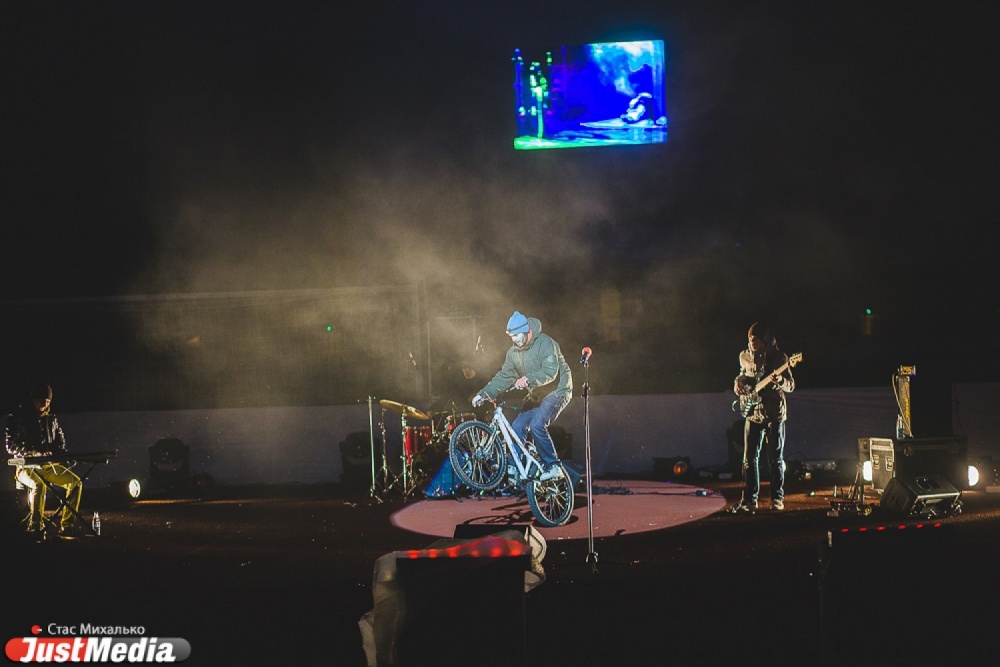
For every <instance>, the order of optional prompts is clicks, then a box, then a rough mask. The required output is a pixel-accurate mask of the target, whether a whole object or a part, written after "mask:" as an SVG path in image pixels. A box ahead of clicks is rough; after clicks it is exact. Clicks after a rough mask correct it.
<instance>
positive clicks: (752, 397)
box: [733, 352, 802, 419]
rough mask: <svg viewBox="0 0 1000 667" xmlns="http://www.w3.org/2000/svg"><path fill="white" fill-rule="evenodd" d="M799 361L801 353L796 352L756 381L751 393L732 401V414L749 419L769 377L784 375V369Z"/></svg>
mask: <svg viewBox="0 0 1000 667" xmlns="http://www.w3.org/2000/svg"><path fill="white" fill-rule="evenodd" d="M800 361H802V353H801V352H796V353H795V354H793V355H792V356H790V357H788V362H787V363H785V364H782V365H781V367H780V368H778V370H776V371H774V372H773V373H768V374H767V375H766V376H765V377H764V378H763V379H761V380H758V381H757V384H756V385H755V386H754V388H753V391H751V392H749V393H746V394H741V395H740V396H739V397H738V398H737V399H736V400H735V401H733V412H738V413H740V416H742V417H743V418H744V419H746V418H747V417H749V416H750V413H751V412H753V410H754V408H756V407H757V406H758V405H760V391H761V389H763V388H764V387H766V386H767V385H769V384H770V383H771V376H772V375H780V374H781V373H784V372H785V369H787V368H788V367H790V366H795V365H796V364H798V363H799V362H800Z"/></svg>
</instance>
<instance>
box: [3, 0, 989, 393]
mask: <svg viewBox="0 0 1000 667" xmlns="http://www.w3.org/2000/svg"><path fill="white" fill-rule="evenodd" d="M662 5H664V3H655V2H622V3H615V4H614V5H611V4H608V3H594V2H589V1H585V2H572V3H570V2H546V3H529V2H519V1H514V2H504V3H497V2H476V3H468V2H465V3H463V2H455V1H448V0H436V1H430V2H420V3H405V2H398V3H393V2H389V3H379V4H377V5H372V6H362V7H350V8H349V9H348V8H347V7H344V6H340V5H336V4H333V3H325V2H324V3H321V2H281V3H278V2H273V3H268V2H238V3H237V2H217V1H201V2H142V3H136V2H72V3H70V2H54V3H27V2H15V3H4V5H3V8H2V9H0V43H2V44H3V46H2V53H3V58H4V67H3V77H4V90H5V93H4V102H3V105H2V113H3V124H2V147H0V148H2V152H3V155H4V160H3V161H2V167H0V169H3V183H4V190H5V193H4V196H3V197H2V198H0V215H2V218H3V220H4V230H5V234H4V242H3V250H4V252H3V255H4V261H3V262H0V290H2V297H0V298H2V300H3V301H4V310H5V312H6V318H5V319H6V322H5V324H4V327H3V328H4V329H5V334H4V336H5V338H4V340H3V341H0V342H2V343H3V344H4V348H5V350H6V352H5V355H6V358H5V359H4V366H5V369H6V371H5V372H6V375H7V378H8V382H7V386H8V389H7V390H6V391H8V393H10V392H11V391H19V390H20V389H21V388H22V387H23V386H24V384H26V383H27V382H28V381H29V379H31V378H35V377H38V376H39V375H44V376H46V377H47V378H48V379H50V380H51V381H52V382H53V384H57V385H58V386H59V389H60V390H61V391H62V392H63V393H62V394H61V396H62V398H63V401H64V402H63V404H62V406H61V407H62V409H63V410H71V409H84V408H87V409H114V408H115V407H128V408H132V407H144V408H148V407H178V406H188V405H250V404H262V403H291V404H303V403H311V402H345V401H347V400H349V399H350V397H351V396H364V395H365V394H366V393H367V392H369V391H371V390H372V387H371V386H370V385H371V384H372V381H371V380H370V379H365V378H359V379H358V380H357V381H356V382H355V383H354V384H352V385H351V386H349V387H347V388H346V389H344V388H343V387H340V388H338V389H337V390H334V389H330V388H329V386H332V385H334V384H336V383H334V382H332V381H330V380H329V379H326V380H325V382H326V384H325V385H324V384H323V383H322V382H320V383H318V384H317V382H314V381H312V380H309V381H308V382H306V381H304V380H303V381H302V382H300V381H299V380H300V374H299V371H298V370H297V369H299V368H300V366H302V365H304V364H306V363H307V362H306V361H296V362H294V363H290V365H287V369H290V370H285V369H286V366H281V365H278V366H277V367H276V368H272V371H271V374H272V375H275V374H276V375H278V376H281V377H280V379H281V382H280V384H282V385H283V388H282V390H281V391H278V390H274V389H272V390H271V391H270V392H265V393H257V394H254V392H255V391H257V390H256V389H251V388H250V387H257V386H258V385H259V384H260V383H258V382H256V381H252V382H248V381H247V378H248V377H251V378H252V379H253V380H256V379H257V376H256V375H253V373H252V372H251V370H248V369H253V368H255V367H256V366H257V365H258V364H271V365H272V366H273V365H274V363H275V362H274V356H275V355H274V354H273V351H274V349H275V347H274V346H275V342H274V339H275V338H280V337H281V332H276V333H274V334H273V337H272V336H270V335H269V336H268V337H267V339H266V340H264V341H256V342H248V341H247V340H244V338H245V337H236V336H234V337H233V338H232V339H230V340H228V341H225V340H223V341H221V342H220V343H219V344H218V345H217V347H216V348H214V351H212V352H210V355H209V356H211V355H215V357H218V356H219V355H226V358H227V359H228V361H227V362H226V363H225V364H221V365H220V364H218V363H216V364H215V365H216V366H219V367H222V368H224V369H225V372H224V373H215V374H214V375H213V377H217V378H218V380H217V384H213V383H212V382H208V383H205V386H204V387H201V388H200V389H199V390H198V391H194V390H193V389H192V387H191V384H190V383H189V382H188V380H189V378H187V377H185V376H181V375H179V376H178V377H177V378H176V379H175V380H170V382H176V383H177V384H178V385H184V386H182V387H179V389H178V391H177V392H174V393H175V394H176V393H181V394H183V395H184V398H183V399H178V398H176V396H174V395H171V398H170V399H169V400H167V399H164V398H163V397H162V396H160V395H159V394H156V395H152V394H151V395H150V396H148V397H146V398H144V399H143V400H136V401H134V402H132V403H129V402H128V401H127V400H125V399H123V398H122V397H121V394H122V392H121V391H120V390H119V391H116V392H109V391H105V390H100V387H103V386H105V385H118V386H119V387H120V386H121V384H122V381H123V378H126V377H131V378H132V381H133V382H135V383H136V384H148V383H146V382H145V381H144V380H140V381H136V378H143V377H149V376H159V377H161V378H162V374H163V372H164V371H163V369H169V368H174V367H180V366H184V365H190V364H192V363H193V362H191V361H190V360H188V359H185V360H180V359H175V358H174V356H172V355H175V354H178V353H177V352H176V351H175V350H174V348H172V347H170V346H163V344H162V341H160V340H157V339H156V336H151V335H150V331H149V329H150V328H156V327H155V326H154V327H151V326H150V324H149V320H148V319H147V320H145V322H146V323H145V324H144V325H143V326H136V325H134V324H130V323H125V324H121V322H122V318H121V317H120V316H119V315H118V314H117V313H118V312H119V311H121V310H123V309H124V310H128V311H130V312H135V311H143V313H144V314H143V317H148V314H147V313H145V310H148V306H149V304H150V303H152V302H156V299H157V298H159V299H162V298H164V297H163V295H171V298H176V295H185V296H187V297H188V299H189V301H192V300H193V301H198V299H199V297H198V295H218V294H220V293H221V294H230V293H233V294H241V295H242V294H249V295H254V294H257V295H260V294H267V295H273V294H281V293H284V292H289V293H292V294H301V293H302V291H304V290H316V289H328V290H334V291H336V290H350V289H355V290H358V289H360V290H367V289H371V290H374V291H372V292H370V293H369V292H360V293H358V294H359V296H358V302H359V303H366V302H367V303H368V304H369V307H370V305H371V303H372V302H374V303H376V305H381V306H382V307H383V308H384V310H385V312H386V313H390V312H397V313H398V312H399V308H398V304H396V303H395V302H394V301H392V300H391V299H384V298H383V297H384V295H383V293H382V292H379V291H378V290H379V289H381V288H383V287H385V286H409V287H412V289H413V290H414V293H415V294H416V295H417V297H415V298H416V299H417V301H418V303H417V304H416V305H415V306H414V311H413V312H414V314H413V315H412V317H410V315H409V314H406V317H407V318H408V319H407V321H412V322H413V324H414V331H413V332H412V333H411V332H407V333H406V335H405V336H401V337H400V338H401V340H397V341H394V342H393V343H392V344H391V345H390V344H388V343H387V344H386V345H385V346H384V348H385V349H384V354H385V359H384V360H382V361H380V362H379V363H373V364H371V365H372V367H378V368H380V369H382V368H383V367H385V368H389V369H390V370H388V371H386V370H380V371H379V373H380V376H385V375H387V374H388V375H393V374H395V373H396V372H397V370H398V369H402V368H404V367H406V364H407V363H408V356H407V354H408V353H409V352H411V351H414V350H415V351H416V352H417V354H416V355H415V357H416V360H417V362H418V364H419V368H418V370H419V371H420V372H421V373H426V372H428V370H429V369H430V367H431V366H432V365H436V364H437V363H438V362H439V358H441V357H443V358H447V357H448V356H449V355H451V356H454V357H458V356H463V355H466V354H467V353H469V351H470V349H471V348H472V346H471V345H469V344H468V342H467V341H465V340H464V339H463V341H462V342H461V343H452V342H449V343H448V344H447V345H446V344H444V343H443V342H442V341H441V339H440V337H438V338H437V339H435V338H434V337H433V336H431V335H430V334H429V333H428V332H429V331H433V330H435V329H436V328H437V324H436V323H437V322H438V321H439V318H442V317H452V316H462V317H464V316H472V317H475V318H477V320H476V321H477V326H478V327H479V331H480V332H484V341H485V342H487V343H488V346H486V347H485V349H486V352H485V353H483V352H481V351H480V352H477V353H476V354H477V355H480V358H479V362H480V363H481V364H482V366H484V367H485V370H486V371H487V372H489V371H491V370H492V368H494V367H495V366H497V365H499V361H500V359H501V357H500V355H501V354H502V351H503V347H504V346H505V344H506V342H505V339H504V338H503V325H504V323H505V322H506V318H507V317H508V316H509V314H510V312H512V311H513V310H514V309H518V310H521V311H522V312H526V313H527V314H529V315H533V316H537V317H539V318H540V319H541V320H542V321H543V324H544V325H545V330H546V331H548V332H550V333H552V334H553V335H554V336H555V337H556V339H557V340H559V341H560V342H561V343H562V344H563V347H564V350H565V351H566V353H567V357H568V358H570V359H571V361H573V362H574V363H575V358H576V354H577V353H576V350H578V349H580V347H581V346H583V345H588V346H591V347H592V348H593V349H594V351H595V354H594V358H593V373H594V375H595V389H596V390H597V391H601V392H604V393H658V392H683V393H689V392H703V391H722V390H726V389H728V388H729V386H730V382H731V379H732V377H733V376H734V375H735V372H736V369H737V367H736V354H737V352H738V351H739V349H740V348H741V347H742V346H743V345H744V344H745V331H746V329H747V327H748V326H749V324H750V323H752V322H753V321H755V320H757V319H766V320H768V321H770V322H771V323H772V325H773V326H774V329H775V333H776V334H777V336H778V340H779V343H781V345H782V347H783V348H784V349H785V350H786V351H788V352H796V351H803V352H804V353H805V362H804V363H803V364H802V366H801V367H800V369H799V373H798V374H797V376H798V377H799V381H800V386H813V387H822V386H867V385H877V384H889V382H890V377H891V374H892V371H893V370H894V369H895V368H896V367H897V366H899V365H900V364H914V365H916V366H917V367H918V377H919V378H927V380H926V382H928V383H934V384H937V385H941V384H946V383H948V382H969V381H987V380H989V381H992V380H993V379H994V377H995V371H996V362H995V360H994V359H993V358H992V355H990V354H989V353H988V350H991V349H992V347H993V345H994V344H995V341H996V340H997V334H998V333H1000V331H998V330H1000V327H998V320H1000V317H998V312H1000V311H998V303H997V297H996V284H997V281H996V278H995V277H994V276H993V270H992V269H993V264H994V260H993V257H992V255H993V252H992V246H991V242H992V237H993V236H994V234H993V233H992V227H993V222H994V220H995V217H996V213H995V211H996V206H995V203H996V201H995V200H996V195H995V191H996V188H995V186H994V183H993V182H994V181H995V169H994V162H995V153H996V148H997V143H998V142H997V131H996V129H995V118H996V117H997V113H996V112H997V109H996V103H995V95H994V89H995V81H996V79H997V74H998V72H997V66H996V64H997V62H998V59H997V57H996V53H995V49H996V47H995V46H994V44H995V40H994V39H993V35H995V34H996V29H997V27H998V25H997V22H996V20H995V19H994V18H993V16H992V14H993V12H991V11H990V10H989V4H988V3H981V2H947V3H946V2H808V3H803V2H720V1H712V2H679V3H666V5H665V6H662ZM629 39H663V40H664V42H665V46H666V55H667V63H666V73H667V78H666V106H667V108H666V113H667V115H668V116H669V118H670V131H669V140H668V141H667V143H665V144H660V145H655V146H631V147H617V148H585V149H571V150H561V151H530V152H515V151H514V150H513V147H512V139H513V132H514V122H513V93H512V89H511V84H512V73H513V70H512V64H511V62H510V57H511V55H512V53H513V49H514V48H515V47H521V48H527V47H535V46H540V47H542V48H551V47H554V46H558V45H560V44H582V43H587V42H599V41H617V40H629ZM94 304H100V307H97V305H94ZM109 304H110V305H109ZM123 304H126V305H123ZM91 305H94V307H93V308H90V306H91ZM324 308H326V307H325V306H322V305H320V306H316V307H315V313H314V315H315V317H314V318H313V319H314V321H315V324H316V328H315V329H309V331H315V332H317V333H316V335H317V336H319V335H320V333H319V332H320V331H322V330H323V323H324V322H325V321H326V320H325V319H324V318H326V319H329V320H336V322H338V323H339V324H338V325H337V326H341V327H343V331H344V333H343V339H344V340H352V339H353V340H357V339H366V340H370V341H375V340H376V339H377V338H378V336H379V334H378V331H377V328H375V327H374V325H372V326H367V327H360V326H354V325H353V324H352V323H354V322H357V321H359V318H358V317H357V315H356V313H357V311H358V309H359V308H361V306H360V305H358V303H352V304H350V305H341V306H338V307H337V308H333V307H330V308H326V309H324ZM39 309H42V310H45V311H46V312H47V313H52V312H55V313H67V314H68V315H66V317H65V318H64V319H63V320H62V321H60V322H58V323H56V324H53V322H52V320H51V319H50V318H49V316H48V315H46V317H44V318H42V320H41V321H39V320H37V318H36V319H33V318H34V315H33V313H35V312H37V311H38V310H39ZM102 309H103V310H102ZM144 309H145V310H144ZM866 309H871V311H872V314H871V315H866ZM251 310H252V312H250V311H248V313H244V314H243V315H241V317H244V320H242V321H243V322H244V324H237V325H235V327H238V328H243V329H247V330H253V329H255V328H259V327H261V326H262V325H261V324H260V322H261V318H260V311H259V310H254V309H251ZM95 311H100V312H105V311H108V312H115V313H116V314H115V315H114V316H109V317H108V319H107V321H105V320H104V319H103V318H102V317H101V316H94V315H93V313H94V312H95ZM206 311H211V309H208V308H207V309H206ZM26 313H27V315H26ZM74 313H86V315H85V316H83V315H81V316H80V317H76V316H75V315H73V314H74ZM267 313H268V316H267V319H266V321H267V322H269V323H273V322H274V321H275V320H282V319H283V318H282V316H281V315H280V314H278V315H274V314H273V313H271V312H270V311H267ZM203 317H205V318H207V319H204V320H199V321H198V324H197V326H192V327H191V331H187V330H185V331H183V332H180V333H178V334H177V335H178V336H181V337H182V339H183V340H184V341H188V342H190V341H194V340H204V332H202V333H201V337H199V336H198V332H197V331H196V330H197V329H203V328H205V327H206V326H208V324H207V323H208V322H209V321H210V322H211V323H212V326H219V322H220V321H222V322H224V323H226V322H228V321H229V320H226V319H225V318H222V320H220V318H219V316H218V314H217V312H213V313H211V314H209V315H204V316H203ZM372 317H373V318H374V319H378V316H377V314H376V315H372ZM168 319H169V318H168ZM303 319H305V318H303ZM126 320H127V318H126ZM39 322H41V323H39ZM108 322H114V324H108ZM157 326H159V325H157ZM223 326H225V324H223ZM309 326H310V327H311V326H312V324H310V325H309ZM102 327H111V328H113V329H114V331H113V332H112V333H113V335H108V336H103V335H102V334H101V328H102ZM394 327H395V325H394ZM395 328H397V329H398V327H395ZM192 332H193V333H192ZM428 336H430V341H431V345H428V344H427V343H428ZM285 339H286V341H291V342H288V343H287V345H289V346H290V347H291V348H292V349H308V350H310V355H313V356H311V357H310V361H309V362H308V363H309V364H313V362H314V361H315V360H316V357H315V351H314V350H313V348H312V347H311V346H312V343H309V344H303V343H302V342H301V333H299V332H296V333H294V335H292V334H289V335H288V336H286V337H285ZM102 340H103V341H105V342H104V343H103V344H102V343H100V342H96V341H102ZM123 340H127V341H129V343H128V344H127V345H126V344H124V343H122V341H123ZM42 341H44V342H42ZM254 345H257V346H258V348H254ZM371 345H372V347H371V349H368V348H366V352H367V354H368V355H369V356H373V355H377V354H379V350H380V348H379V346H378V345H377V343H374V342H373V343H371ZM180 347H183V346H180ZM328 347H334V348H336V349H337V350H339V352H329V353H328V354H329V355H332V356H331V357H330V358H329V359H327V360H326V361H330V360H333V361H336V359H334V357H335V356H336V355H337V354H341V355H343V354H348V353H350V354H355V349H354V348H353V347H351V346H348V345H337V346H328ZM132 348H136V349H141V350H142V354H141V355H140V356H141V357H142V358H141V359H139V360H138V361H135V360H130V355H132V353H131V352H128V350H131V349H132ZM428 348H432V349H434V350H435V351H434V352H429V351H428ZM206 349H207V346H206ZM150 350H153V352H150ZM345 350H348V351H349V352H348V351H345ZM154 353H155V354H154ZM282 354H285V353H284V352H283V353H282ZM288 354H291V353H288ZM150 356H155V358H156V361H155V363H154V362H152V361H150V360H149V357H150ZM352 358H357V357H356V354H355V356H354V357H352ZM364 358H365V359H367V358H368V357H364ZM326 361H324V358H320V362H321V365H322V364H323V363H326ZM198 363H199V364H202V365H204V363H203V361H198ZM331 363H332V362H331ZM70 365H72V366H73V367H74V369H73V370H72V372H70V371H69V370H66V369H67V367H68V366H70ZM208 365H209V366H212V364H208ZM333 365H336V364H333ZM248 373H249V374H250V375H249V376H248ZM399 373H400V374H402V370H399ZM95 386H96V387H98V390H95ZM317 386H320V387H321V388H320V389H317ZM413 386H414V385H413V384H412V383H410V381H409V380H400V379H399V378H397V379H396V380H394V381H393V382H392V383H390V385H389V388H388V389H386V391H390V390H395V391H396V392H397V393H396V394H395V395H394V396H393V397H394V398H399V399H401V398H404V396H402V392H403V388H407V390H408V391H409V390H410V389H412V388H413ZM416 386H417V389H413V390H412V393H413V394H414V396H413V398H414V399H415V398H417V397H418V396H419V395H420V394H421V391H422V389H421V388H422V387H423V386H424V383H423V382H418V384H417V385H416ZM220 387H225V388H226V392H221V390H220ZM233 387H243V390H242V391H241V392H237V391H236V390H234V389H233ZM295 387H298V389H295ZM322 387H327V388H326V389H323V388H322ZM382 388H383V387H381V386H379V387H378V389H382ZM125 393H129V392H125ZM220 393H226V397H225V398H224V399H220V398H219V395H220ZM405 398H407V399H408V400H409V399H410V397H409V396H406V397H405Z"/></svg>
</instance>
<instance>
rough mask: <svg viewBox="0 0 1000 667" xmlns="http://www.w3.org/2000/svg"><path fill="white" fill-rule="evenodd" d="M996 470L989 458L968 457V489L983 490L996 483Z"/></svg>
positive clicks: (991, 458) (991, 459)
mask: <svg viewBox="0 0 1000 667" xmlns="http://www.w3.org/2000/svg"><path fill="white" fill-rule="evenodd" d="M996 478H997V474H996V468H995V467H994V465H993V457H991V456H969V488H970V489H985V488H986V487H987V486H992V485H994V484H995V483H996Z"/></svg>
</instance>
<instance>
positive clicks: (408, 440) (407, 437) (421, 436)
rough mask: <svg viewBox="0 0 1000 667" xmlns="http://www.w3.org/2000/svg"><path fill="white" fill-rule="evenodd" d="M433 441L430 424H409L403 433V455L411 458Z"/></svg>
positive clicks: (408, 458)
mask: <svg viewBox="0 0 1000 667" xmlns="http://www.w3.org/2000/svg"><path fill="white" fill-rule="evenodd" d="M430 441H431V427H430V426H407V427H406V431H405V432H404V435H403V455H404V456H406V460H407V461H409V460H411V459H412V458H413V457H414V456H416V455H417V454H419V453H420V450H422V449H423V448H424V446H425V445H427V444H428V443H429V442H430Z"/></svg>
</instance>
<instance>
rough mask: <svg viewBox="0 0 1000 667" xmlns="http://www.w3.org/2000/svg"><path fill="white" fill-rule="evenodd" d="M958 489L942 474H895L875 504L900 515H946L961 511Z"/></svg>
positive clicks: (929, 516) (931, 516)
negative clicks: (906, 475) (909, 475)
mask: <svg viewBox="0 0 1000 667" xmlns="http://www.w3.org/2000/svg"><path fill="white" fill-rule="evenodd" d="M960 496H961V493H960V492H959V491H958V489H956V488H955V487H954V486H953V485H952V484H951V483H950V482H949V481H948V480H947V479H946V478H945V477H944V476H943V475H917V476H914V477H902V476H896V477H893V478H892V479H891V480H889V483H888V484H887V485H886V487H885V491H884V492H883V493H882V500H881V502H880V503H879V507H880V508H882V509H883V510H886V511H888V512H890V513H892V514H896V515H899V516H903V517H922V518H937V517H948V516H951V515H953V514H957V513H958V512H960V511H961V507H962V503H961V500H960Z"/></svg>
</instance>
